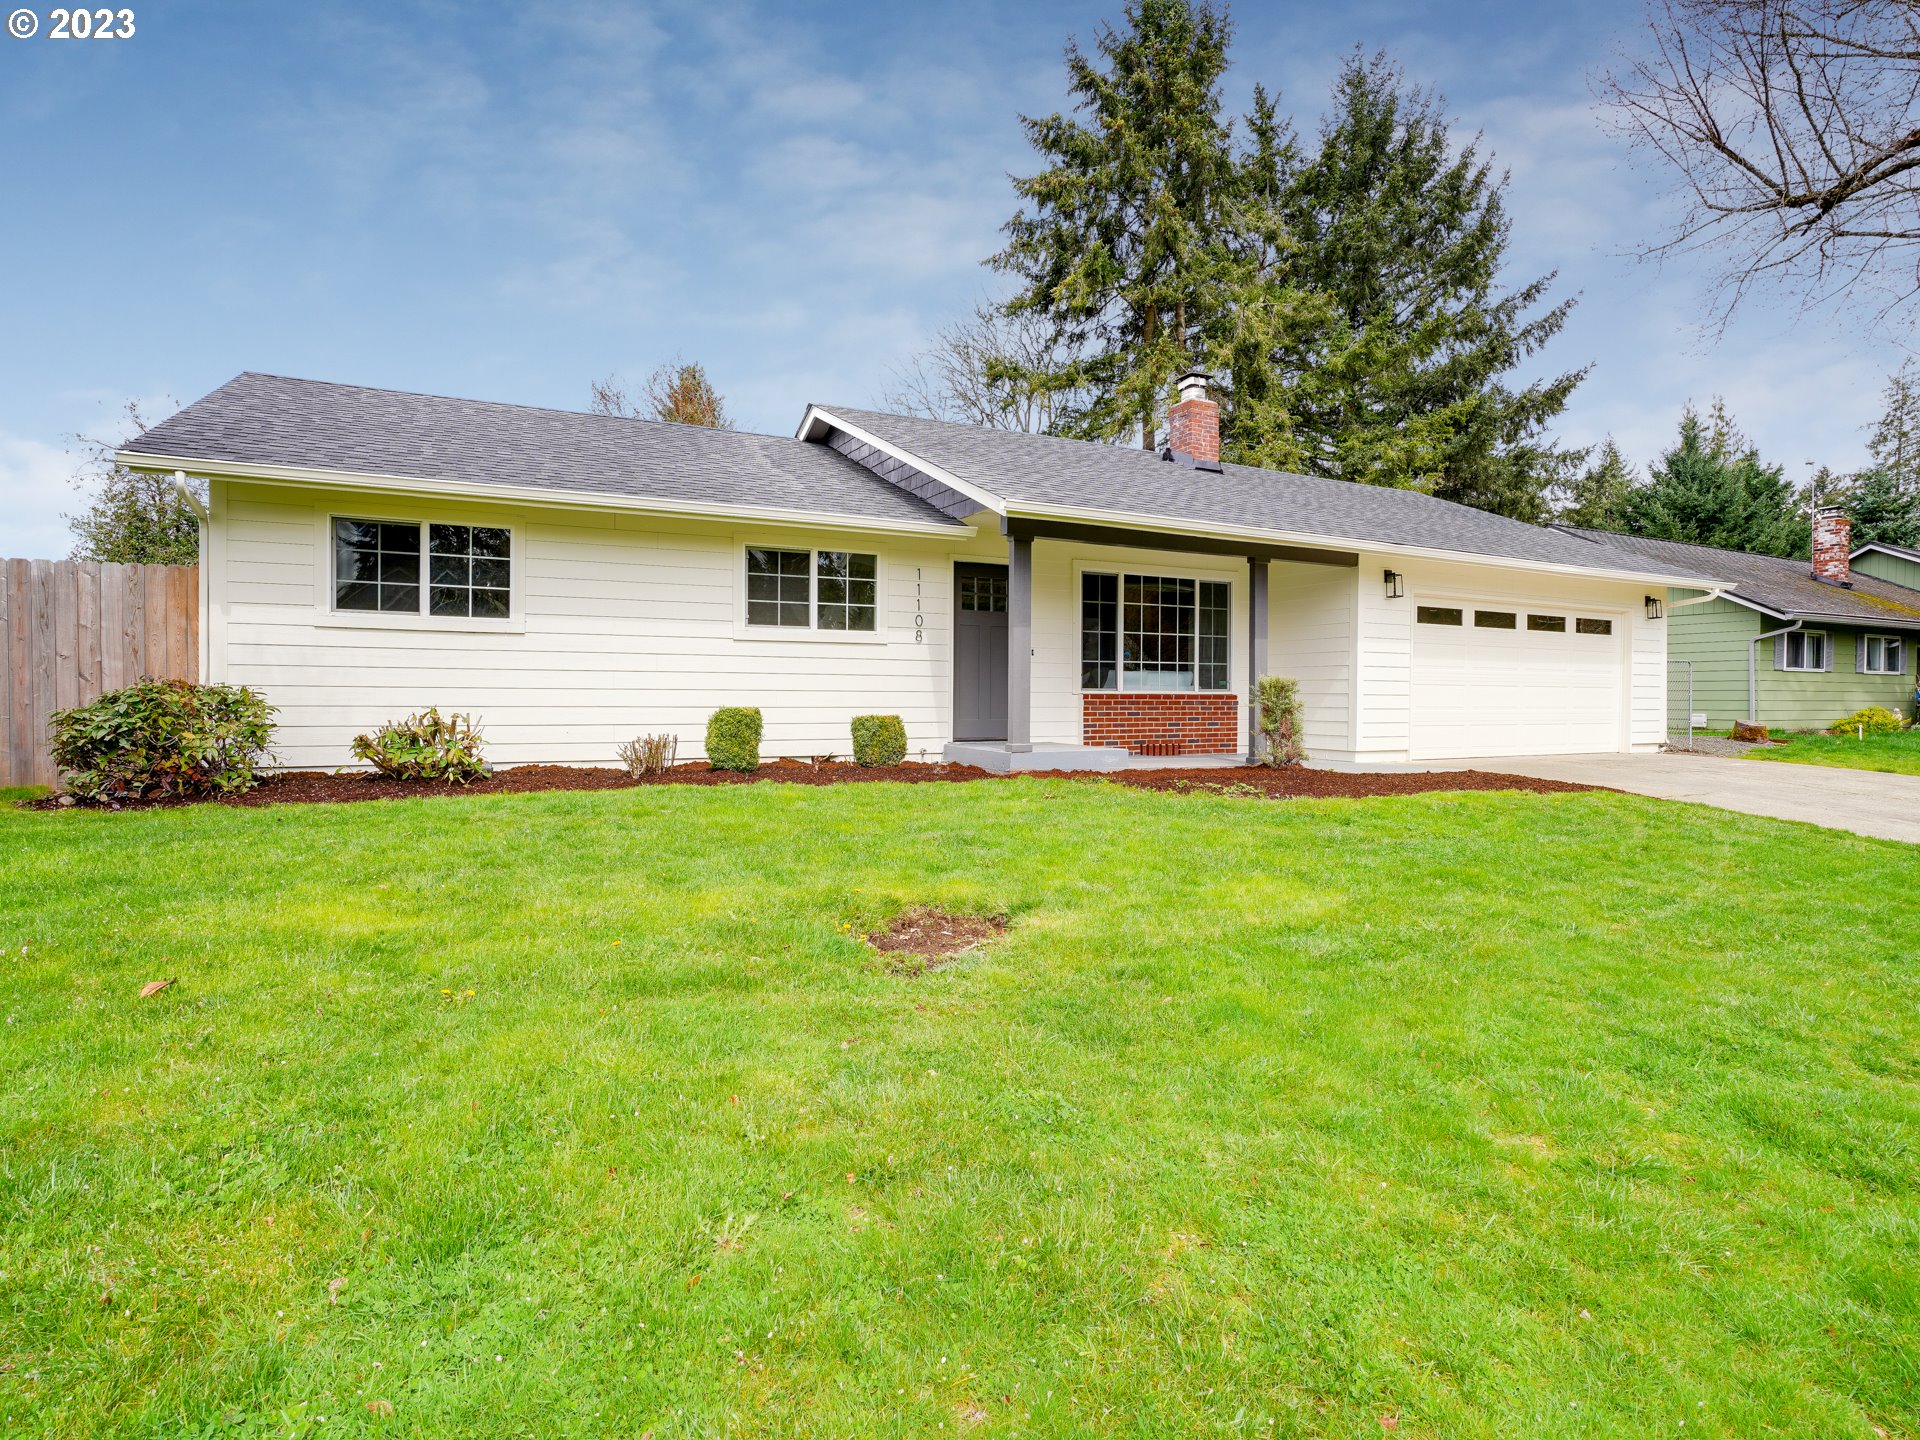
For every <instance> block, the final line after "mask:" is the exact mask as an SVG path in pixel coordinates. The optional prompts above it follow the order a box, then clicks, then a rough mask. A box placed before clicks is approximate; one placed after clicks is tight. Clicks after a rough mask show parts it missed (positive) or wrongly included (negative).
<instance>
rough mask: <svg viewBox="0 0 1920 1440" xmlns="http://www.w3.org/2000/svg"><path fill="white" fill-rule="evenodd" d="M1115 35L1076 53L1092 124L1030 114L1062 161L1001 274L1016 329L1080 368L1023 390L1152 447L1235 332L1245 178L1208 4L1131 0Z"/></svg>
mask: <svg viewBox="0 0 1920 1440" xmlns="http://www.w3.org/2000/svg"><path fill="white" fill-rule="evenodd" d="M1123 13H1124V16H1125V23H1124V25H1123V26H1122V28H1120V29H1119V30H1115V29H1114V28H1112V27H1110V26H1103V27H1102V28H1101V30H1100V33H1099V36H1098V38H1097V41H1096V45H1095V49H1096V52H1097V54H1098V57H1099V60H1098V63H1096V61H1095V60H1094V59H1093V58H1090V57H1089V56H1087V55H1086V54H1084V53H1083V52H1082V51H1081V50H1080V48H1079V46H1078V45H1077V44H1074V43H1071V42H1070V43H1069V44H1068V46H1067V51H1066V59H1067V77H1068V88H1069V90H1070V91H1071V93H1072V94H1073V96H1074V98H1075V109H1076V110H1077V111H1078V112H1079V115H1080V116H1082V117H1084V118H1070V117H1068V116H1065V115H1061V114H1054V115H1049V116H1045V117H1041V118H1034V117H1031V116H1023V117H1022V118H1021V123H1022V124H1023V125H1024V126H1025V128H1026V132H1027V138H1028V140H1029V141H1031V143H1032V144H1033V147H1034V149H1035V150H1037V151H1038V152H1039V153H1040V155H1041V156H1042V157H1043V158H1044V159H1045V160H1046V161H1047V162H1049V163H1048V165H1047V168H1046V169H1044V170H1042V171H1041V172H1040V173H1038V174H1036V175H1030V176H1026V177H1023V178H1017V179H1016V180H1015V181H1014V189H1015V191H1016V193H1017V194H1018V195H1019V197H1020V199H1021V200H1022V201H1023V202H1024V205H1025V207H1026V208H1023V209H1022V210H1021V211H1020V213H1019V214H1017V215H1015V216H1014V217H1013V218H1012V219H1011V220H1009V221H1008V222H1007V224H1006V226H1005V230H1004V233H1005V234H1006V236H1007V245H1006V248H1005V249H1003V250H1002V251H1001V252H1000V253H999V254H997V255H995V256H994V257H993V258H992V260H991V261H990V262H989V263H990V264H992V265H993V266H995V267H996V268H997V269H1000V270H1004V271H1007V272H1010V273H1012V274H1014V275H1016V276H1018V277H1019V278H1020V280H1021V282H1022V288H1021V290H1020V291H1019V292H1018V293H1017V294H1016V295H1015V296H1014V297H1013V298H1012V299H1011V300H1010V301H1009V302H1008V307H1007V308H1008V311H1009V313H1011V314H1014V315H1020V314H1027V313H1033V314H1038V315H1042V316H1045V317H1046V318H1047V320H1048V321H1049V322H1050V323H1051V326H1052V331H1053V334H1052V340H1053V342H1054V344H1055V345H1056V346H1057V347H1059V348H1062V349H1064V350H1066V351H1067V352H1069V353H1070V354H1071V355H1072V356H1073V357H1074V358H1073V360H1072V362H1071V364H1070V365H1068V366H1066V367H1063V368H1062V370H1061V371H1060V372H1058V373H1055V374H1053V375H1050V376H1036V377H1027V378H1026V379H1025V380H1024V382H1023V383H1025V384H1027V385H1029V386H1031V387H1033V388H1036V389H1040V390H1045V391H1048V392H1050V393H1060V394H1075V393H1078V392H1080V391H1081V390H1082V389H1083V387H1084V389H1085V391H1086V397H1087V398H1085V400H1084V401H1083V402H1080V403H1076V404H1073V405H1070V406H1069V407H1068V408H1066V409H1065V410H1063V411H1062V412H1061V413H1060V414H1059V415H1058V416H1057V417H1056V418H1055V421H1054V429H1055V430H1056V431H1057V432H1058V433H1062V434H1068V435H1076V436H1079V437H1081V438H1083V439H1108V440H1110V439H1121V438H1133V437H1136V436H1137V437H1138V438H1139V440H1140V442H1141V443H1142V444H1143V445H1145V446H1146V447H1147V448H1149V449H1151V448H1152V447H1153V445H1154V441H1155V437H1156V435H1157V433H1158V427H1159V421H1160V416H1161V414H1162V413H1163V411H1164V406H1165V403H1166V399H1167V392H1168V390H1169V388H1170V386H1171V382H1172V380H1173V377H1174V376H1175V375H1176V374H1178V373H1179V372H1180V371H1181V370H1182V369H1184V368H1185V367H1186V366H1188V365H1190V364H1192V363H1194V362H1195V361H1196V360H1197V359H1198V358H1199V357H1200V356H1201V355H1202V354H1203V353H1204V352H1205V351H1206V349H1207V342H1206V337H1207V335H1208V334H1209V332H1210V331H1214V330H1217V329H1218V327H1219V326H1220V324H1221V323H1222V318H1223V317H1222V309H1221V301H1222V298H1223V292H1224V290H1225V288H1226V287H1225V286H1224V284H1223V283H1222V282H1223V281H1224V279H1225V278H1226V277H1227V276H1228V275H1229V274H1230V273H1231V272H1232V269H1233V260H1232V257H1231V253H1230V246H1229V244H1228V237H1227V234H1226V232H1225V229H1224V227H1223V225H1222V223H1221V221H1222V218H1223V214H1224V210H1225V207H1226V205H1227V203H1228V201H1229V199H1230V192H1231V189H1232V186H1233V183H1234V178H1235V171H1234V162H1233V155H1232V125H1231V122H1230V121H1227V120H1224V119H1223V118H1222V117H1221V113H1220V111H1221V104H1220V79H1221V76H1222V74H1223V73H1224V72H1225V70H1226V68H1227V44H1228V41H1229V38H1230V36H1231V34H1232V26H1231V24H1230V22H1229V21H1228V19H1227V15H1226V12H1225V11H1224V10H1216V9H1215V8H1214V7H1213V5H1212V4H1211V3H1209V0H1129V3H1128V4H1127V6H1126V8H1125V11H1124V12H1123Z"/></svg>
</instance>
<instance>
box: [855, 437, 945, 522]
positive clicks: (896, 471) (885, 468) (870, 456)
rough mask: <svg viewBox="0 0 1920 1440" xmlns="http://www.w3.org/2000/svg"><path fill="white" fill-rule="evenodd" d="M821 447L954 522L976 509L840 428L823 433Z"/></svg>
mask: <svg viewBox="0 0 1920 1440" xmlns="http://www.w3.org/2000/svg"><path fill="white" fill-rule="evenodd" d="M825 444H826V445H827V446H828V447H829V448H830V449H833V450H838V451H839V452H840V453H841V454H842V455H844V456H846V457H847V458H848V459H849V460H851V461H853V463H854V464H856V465H858V466H860V467H862V468H863V469H867V470H871V471H872V472H873V473H874V474H876V475H878V476H879V477H880V478H881V479H882V480H885V481H886V482H887V483H888V484H889V485H894V486H898V487H899V488H900V489H902V490H904V491H906V492H907V493H908V494H909V495H916V496H918V497H919V498H920V499H922V500H924V501H926V502H927V504H929V505H931V506H933V508H934V509H936V510H938V511H939V512H940V513H941V514H942V515H950V516H952V517H953V518H954V519H956V520H964V519H965V518H966V517H967V516H969V515H972V514H974V513H976V512H977V511H978V510H979V509H980V502H979V501H977V500H972V499H969V498H968V497H967V496H965V495H962V494H961V493H960V492H959V491H958V490H955V489H954V488H953V487H952V486H951V485H942V484H941V483H940V482H939V481H938V480H935V479H934V478H933V477H932V476H931V475H926V474H923V473H922V472H920V471H918V470H916V469H914V468H913V466H911V465H909V464H907V463H906V461H904V460H896V459H895V458H894V457H893V456H891V455H889V454H887V452H886V451H884V450H881V449H879V448H878V447H877V446H873V445H869V444H868V443H867V442H866V441H864V440H856V439H854V437H853V436H851V435H849V434H847V432H846V431H844V430H841V429H837V428H836V429H830V430H828V431H827V434H826V439H825Z"/></svg>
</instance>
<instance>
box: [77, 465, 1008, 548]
mask: <svg viewBox="0 0 1920 1440" xmlns="http://www.w3.org/2000/svg"><path fill="white" fill-rule="evenodd" d="M113 458H114V461H115V463H116V464H118V465H120V466H121V467H123V468H124V469H127V470H134V471H141V472H146V473H161V474H164V473H167V472H170V471H175V470H184V471H186V472H187V473H188V474H191V475H204V476H209V477H214V478H219V479H231V480H261V481H267V482H269V483H272V484H275V485H291V486H297V487H301V488H306V489H353V490H377V491H381V492H384V493H394V494H410V495H430V496H449V497H458V498H460V499H463V500H492V501H506V502H510V503H512V504H516V505H531V506H535V507H539V508H545V509H553V510H617V511H622V512H628V513H639V514H647V515H672V516H678V517H683V518H686V519H709V520H755V521H764V522H766V523H769V524H779V525H804V526H811V527H813V528H816V529H818V528H822V527H827V528H832V529H839V530H872V531H878V532H881V533H885V534H899V535H947V536H952V537H954V538H956V539H964V538H966V537H968V536H971V535H973V534H974V533H976V532H975V528H974V527H973V526H971V525H969V524H967V523H966V522H964V521H960V520H955V521H951V522H943V521H934V520H895V519H888V518H885V517H882V516H876V515H857V514H852V513H850V512H844V511H838V510H796V509H791V508H788V507H785V506H777V505H723V504H716V503H701V502H695V501H691V500H670V499H666V498H663V497H658V496H646V495H608V494H605V493H603V492H600V491H594V490H556V489H552V488H549V487H544V486H536V485H474V484H465V483H462V482H460V481H455V480H433V479H428V478H426V477H425V476H419V475H388V474H380V473H376V472H373V471H364V470H333V469H327V468H323V467H318V466H308V465H264V464H256V463H253V462H245V463H242V462H238V461H232V460H208V459H205V458H203V457H197V456H191V455H155V454H150V453H148V452H146V451H144V450H116V451H115V452H114V456H113Z"/></svg>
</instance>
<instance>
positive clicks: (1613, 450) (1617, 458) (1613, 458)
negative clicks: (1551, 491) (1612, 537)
mask: <svg viewBox="0 0 1920 1440" xmlns="http://www.w3.org/2000/svg"><path fill="white" fill-rule="evenodd" d="M1639 483H1640V477H1639V476H1638V475H1636V474H1635V473H1634V470H1633V467H1632V466H1631V465H1629V464H1628V463H1627V457H1626V456H1624V455H1622V454H1621V453H1620V447H1619V446H1618V445H1616V444H1614V443H1613V437H1612V436H1611V435H1609V436H1608V437H1607V438H1606V440H1605V441H1604V442H1603V443H1602V444H1601V446H1600V456H1599V458H1598V459H1597V460H1595V461H1594V463H1593V464H1591V465H1589V466H1588V467H1587V468H1586V469H1585V470H1583V471H1582V472H1581V473H1580V475H1579V476H1578V477H1577V478H1576V479H1574V480H1573V481H1571V482H1570V483H1569V484H1567V485H1566V486H1565V487H1563V490H1562V494H1563V497H1564V498H1563V500H1562V503H1561V505H1560V507H1559V510H1558V512H1557V513H1556V514H1555V515H1554V519H1556V520H1557V521H1559V522H1560V523H1561V524H1562V525H1578V526H1581V527H1582V528H1583V529H1587V530H1625V529H1626V528H1627V521H1626V509H1627V500H1628V497H1629V496H1631V495H1632V493H1633V490H1634V487H1635V486H1637V485H1638V484H1639Z"/></svg>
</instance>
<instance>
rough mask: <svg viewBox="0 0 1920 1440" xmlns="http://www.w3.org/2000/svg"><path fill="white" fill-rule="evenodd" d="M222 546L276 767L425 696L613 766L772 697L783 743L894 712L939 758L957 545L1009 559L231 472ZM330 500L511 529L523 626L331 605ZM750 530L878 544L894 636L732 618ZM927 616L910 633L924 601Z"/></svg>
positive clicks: (905, 542)
mask: <svg viewBox="0 0 1920 1440" xmlns="http://www.w3.org/2000/svg"><path fill="white" fill-rule="evenodd" d="M214 499H215V517H216V519H215V527H214V536H213V541H212V543H211V545H210V547H209V551H210V554H209V562H210V563H209V567H208V568H209V574H210V585H209V589H210V595H209V602H210V606H211V608H212V612H213V613H212V616H211V617H210V631H211V632H212V636H211V637H210V638H215V639H216V643H214V644H210V645H209V647H208V649H209V665H210V669H211V670H212V671H213V673H214V676H215V678H219V679H224V680H228V681H231V682H233V683H237V684H246V685H252V686H254V687H255V688H257V689H259V690H261V691H262V692H263V693H264V694H265V695H266V697H267V699H268V700H269V701H270V702H271V703H272V704H274V705H275V706H277V707H278V709H279V716H278V728H277V731H276V740H275V748H276V753H277V755H278V758H279V760H280V762H281V763H282V764H285V765H291V766H318V767H332V766H339V765H345V764H349V763H351V756H350V750H349V746H350V742H351V740H352V737H353V736H354V735H355V734H357V733H359V732H361V731H364V730H368V729H371V728H373V727H374V726H377V725H379V724H380V723H382V722H383V721H386V720H390V719H394V718H397V717H399V716H401V715H404V714H406V713H408V712H410V711H414V710H418V709H420V708H422V707H424V706H427V705H438V706H439V707H440V708H441V709H442V710H443V711H453V710H457V711H463V712H466V713H468V714H471V715H472V716H473V717H474V719H475V721H476V723H478V724H479V725H480V727H481V729H482V730H483V732H484V733H485V735H486V737H487V750H488V754H489V756H490V758H492V759H494V760H495V761H497V762H501V763H507V764H520V763H528V762H535V761H568V762H574V763H593V764H604V763H609V762H611V761H612V760H613V758H614V753H613V752H614V747H615V745H617V744H618V743H619V742H620V741H622V740H625V739H629V738H631V737H633V736H635V735H638V734H643V733H648V732H653V731H666V732H669V733H673V734H676V735H678V736H679V738H680V753H681V754H682V755H683V756H688V757H692V756H698V755H699V754H700V753H701V744H702V739H703V736H704V733H705V727H706V721H707V717H708V716H709V715H710V714H711V713H712V712H713V710H714V709H715V708H717V707H719V706H721V705H758V706H760V708H761V709H762V711H763V712H764V714H765V717H766V738H765V743H764V751H765V753H766V754H767V755H769V756H773V755H814V754H826V753H836V754H845V753H847V751H848V750H849V749H850V748H851V737H850V735H849V723H848V722H849V721H850V720H851V718H852V717H853V716H854V715H857V714H867V713H884V714H897V715H899V716H900V717H901V718H902V719H903V720H904V721H905V722H906V727H907V735H908V744H909V746H910V747H912V748H913V749H915V750H924V751H926V752H928V753H930V754H935V755H937V753H938V751H939V749H940V747H941V746H942V745H943V744H944V743H945V741H946V738H947V735H948V732H949V728H950V711H951V699H950V689H951V680H950V668H949V665H950V656H949V653H948V643H947V639H948V635H949V629H950V627H949V615H950V610H951V604H952V596H951V576H952V571H953V561H954V560H955V559H956V558H961V557H964V556H967V555H975V556H978V557H981V558H999V556H1001V555H1004V542H1002V541H1000V540H999V538H998V537H997V536H986V537H981V538H980V539H978V540H974V541H967V540H965V539H960V540H958V541H955V542H948V541H945V540H944V539H942V538H941V537H930V538H928V539H919V538H917V537H916V538H912V539H893V538H887V537H878V536H873V535H870V534H867V535H850V534H847V533H835V532H833V531H831V530H819V531H802V530H795V529H791V528H780V529H771V528H767V529H753V528H751V527H742V526H737V525H733V524H728V523H720V522H714V523H701V522H697V521H681V520H659V521H651V520H645V519H639V518H635V517H627V516H618V517H607V519H606V520H605V523H600V522H599V521H598V519H595V520H588V519H585V518H583V517H581V516H577V515H572V514H565V513H559V514H556V513H553V512H547V511H539V510H519V509H516V508H514V507H511V506H495V505H486V504H479V503H461V502H449V501H443V500H433V501H420V502H418V503H414V504H407V503H404V502H396V501H395V500H393V499H392V498H391V497H380V498H378V499H377V500H376V499H371V498H369V497H365V496H355V495H353V494H351V493H347V492H342V493H338V494H330V493H319V492H312V493H309V492H296V491H291V490H282V489H277V488H272V487H267V486H257V485H250V484H242V483H239V482H227V483H223V484H220V485H217V486H216V487H215V497H214ZM335 514H345V515H373V516H376V517H391V518H404V519H418V520H425V521H433V520H451V521H457V522H463V523H470V524H495V525H509V526H512V527H513V528H514V529H515V531H516V535H517V539H518V552H517V557H516V567H515V575H514V600H515V605H516V610H517V615H516V618H515V621H514V622H513V625H512V627H511V628H506V629H502V630H490V631H475V630H471V629H469V630H446V629H437V628H433V626H432V622H431V621H422V622H420V623H419V625H417V626H414V627H411V628H405V629H400V628H374V627H368V626H362V625H356V624H354V623H353V622H352V620H351V618H350V617H349V618H346V620H345V623H342V618H343V617H338V616H334V615H332V614H330V613H329V612H328V610H327V609H326V608H325V597H326V594H327V587H328V585H329V583H330V576H331V551H330V544H329V542H328V539H327V532H326V524H325V522H326V520H327V517H329V516H331V515H335ZM748 543H758V544H769V545H781V544H786V545H793V546H796V547H797V546H800V545H810V546H817V547H823V548H845V549H858V550H861V551H867V552H876V553H878V554H879V555H880V556H881V562H882V587H881V622H880V625H881V628H880V631H879V635H880V637H881V638H880V640H879V641H872V640H843V641H836V640H831V639H816V638H812V637H810V636H809V637H806V638H801V637H783V636H761V635H754V636H743V635H741V634H739V633H738V629H739V625H738V621H739V618H740V612H739V608H738V599H739V589H740V587H741V585H742V583H743V579H742V577H743V573H744V564H743V561H742V551H743V550H744V547H745V546H746V545H747V544H748ZM916 613H917V614H919V615H921V616H923V617H924V619H925V622H926V623H925V624H924V625H923V626H921V627H920V634H919V638H918V639H916V638H915V626H914V624H913V619H914V616H915V614H916Z"/></svg>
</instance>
